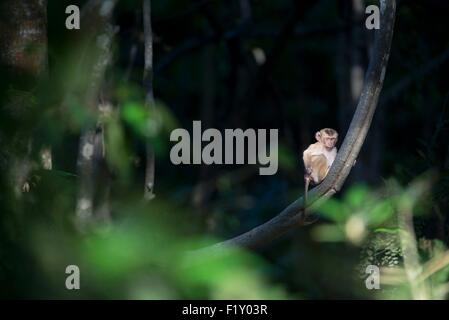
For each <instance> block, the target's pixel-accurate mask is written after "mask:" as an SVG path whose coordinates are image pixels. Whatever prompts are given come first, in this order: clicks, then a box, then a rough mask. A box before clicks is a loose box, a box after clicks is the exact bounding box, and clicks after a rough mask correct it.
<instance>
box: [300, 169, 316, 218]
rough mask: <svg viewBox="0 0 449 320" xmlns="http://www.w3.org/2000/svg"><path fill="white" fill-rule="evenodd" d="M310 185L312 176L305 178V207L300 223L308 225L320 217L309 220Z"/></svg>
mask: <svg viewBox="0 0 449 320" xmlns="http://www.w3.org/2000/svg"><path fill="white" fill-rule="evenodd" d="M309 185H310V177H306V178H304V204H303V206H304V209H303V214H302V218H301V221H300V224H301V225H302V226H308V225H309V224H312V223H314V222H315V221H317V220H318V219H315V220H312V221H307V204H308V203H309Z"/></svg>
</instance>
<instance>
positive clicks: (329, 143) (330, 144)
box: [315, 128, 338, 151]
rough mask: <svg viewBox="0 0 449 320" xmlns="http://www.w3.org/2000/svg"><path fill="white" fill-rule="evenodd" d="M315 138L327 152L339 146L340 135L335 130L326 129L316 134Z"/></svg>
mask: <svg viewBox="0 0 449 320" xmlns="http://www.w3.org/2000/svg"><path fill="white" fill-rule="evenodd" d="M315 138H316V140H317V141H318V142H320V143H321V144H322V145H323V146H324V147H325V148H326V149H327V150H329V151H330V150H332V149H333V148H334V147H335V145H336V144H337V140H338V133H337V131H335V130H334V129H330V128H324V129H321V130H320V131H318V132H317V133H315Z"/></svg>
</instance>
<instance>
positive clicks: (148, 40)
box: [143, 0, 155, 200]
mask: <svg viewBox="0 0 449 320" xmlns="http://www.w3.org/2000/svg"><path fill="white" fill-rule="evenodd" d="M143 32H144V38H145V44H144V45H145V56H144V60H145V66H144V70H143V86H144V87H145V91H146V97H145V106H146V107H147V108H149V109H150V110H151V111H154V109H155V105H154V94H153V31H152V28H151V0H143ZM151 116H154V112H151ZM154 167H155V157H154V150H153V148H152V146H151V145H150V143H147V145H146V168H145V188H144V199H146V200H151V199H153V198H154V193H153V190H154Z"/></svg>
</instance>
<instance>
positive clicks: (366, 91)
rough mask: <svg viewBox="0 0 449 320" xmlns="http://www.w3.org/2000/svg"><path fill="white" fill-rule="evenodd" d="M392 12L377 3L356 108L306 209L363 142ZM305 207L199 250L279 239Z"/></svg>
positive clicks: (335, 184) (391, 6)
mask: <svg viewBox="0 0 449 320" xmlns="http://www.w3.org/2000/svg"><path fill="white" fill-rule="evenodd" d="M395 13H396V1H395V0H388V1H387V0H380V14H381V20H380V22H381V24H380V29H379V30H378V31H377V33H376V38H375V41H374V48H373V54H372V58H371V61H370V63H369V66H368V71H367V73H366V76H365V82H364V86H363V90H362V93H361V95H360V98H359V102H358V105H357V109H356V111H355V114H354V116H353V118H352V121H351V124H350V126H349V129H348V132H347V134H346V137H345V139H344V141H343V144H342V146H341V148H340V151H339V152H338V154H337V158H336V159H335V161H334V163H333V165H332V167H331V169H330V171H329V174H328V175H327V177H326V179H325V180H324V181H323V182H322V183H321V184H320V185H319V186H317V187H316V188H314V189H312V190H311V191H310V193H309V200H308V203H307V207H309V206H310V205H311V204H313V203H314V202H315V201H317V200H321V199H326V198H328V197H330V196H332V195H333V194H335V193H336V192H338V191H339V190H340V189H341V187H342V185H343V183H344V182H345V180H346V178H347V177H348V175H349V173H350V171H351V168H352V166H353V163H354V161H355V159H356V158H357V156H358V154H359V151H360V149H361V147H362V145H363V142H364V141H365V137H366V134H367V132H368V129H369V127H370V125H371V121H372V118H373V115H374V111H375V110H376V107H377V103H378V100H379V94H380V91H381V90H382V86H383V82H384V77H385V72H386V68H387V64H388V58H389V55H390V47H391V40H392V38H393V29H394V21H395ZM304 208H305V206H304V199H303V197H300V198H298V199H297V200H296V201H294V202H293V203H291V204H290V205H289V206H288V207H287V208H285V209H284V210H283V211H282V212H281V213H279V214H278V215H277V216H275V217H274V218H272V219H271V220H269V221H268V222H266V223H264V224H262V225H260V226H258V227H256V228H254V229H252V230H250V231H248V232H245V233H243V234H241V235H239V236H237V237H235V238H232V239H229V240H226V241H223V242H220V243H217V244H215V245H212V246H210V247H206V248H204V249H200V250H199V251H204V250H211V249H212V250H215V249H219V248H221V247H224V246H228V245H231V246H242V247H247V248H255V247H258V246H259V245H261V244H264V243H267V242H269V241H271V240H273V239H275V238H277V237H279V236H280V235H282V234H284V233H285V232H287V231H288V230H290V229H292V228H294V227H296V226H300V225H301V221H302V218H303V214H304Z"/></svg>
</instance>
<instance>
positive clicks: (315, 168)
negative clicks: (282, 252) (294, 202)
mask: <svg viewBox="0 0 449 320" xmlns="http://www.w3.org/2000/svg"><path fill="white" fill-rule="evenodd" d="M315 139H316V140H317V142H315V143H314V144H311V145H310V146H309V147H308V148H307V149H306V150H305V151H304V153H303V160H304V169H305V173H304V207H305V206H306V205H305V204H306V203H307V194H308V190H309V184H310V183H312V184H314V185H316V184H319V183H320V182H321V181H323V180H324V178H325V177H326V175H327V173H328V172H329V169H330V167H331V165H332V163H333V162H334V160H335V157H336V156H337V148H336V147H335V145H336V143H337V139H338V133H337V131H335V130H334V129H330V128H325V129H321V130H320V131H318V132H317V133H315ZM304 216H305V210H304Z"/></svg>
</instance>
